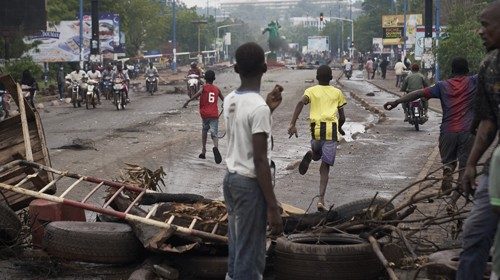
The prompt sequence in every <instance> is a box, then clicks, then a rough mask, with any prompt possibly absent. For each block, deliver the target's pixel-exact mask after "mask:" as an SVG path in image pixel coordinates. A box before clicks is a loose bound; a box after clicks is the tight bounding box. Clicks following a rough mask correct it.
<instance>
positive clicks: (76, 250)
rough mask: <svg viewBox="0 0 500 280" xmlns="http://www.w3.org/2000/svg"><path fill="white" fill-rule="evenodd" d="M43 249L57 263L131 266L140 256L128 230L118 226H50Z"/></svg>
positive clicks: (140, 249) (83, 223) (132, 233)
mask: <svg viewBox="0 0 500 280" xmlns="http://www.w3.org/2000/svg"><path fill="white" fill-rule="evenodd" d="M43 247H44V249H45V250H46V251H47V252H48V253H49V254H50V255H52V256H54V257H58V258H61V259H66V260H72V261H81V262H91V263H106V264H123V263H131V262H134V261H136V260H137V259H138V257H139V256H140V255H141V253H142V245H141V243H140V242H139V240H138V239H137V238H136V237H135V235H134V232H133V231H132V228H131V227H130V226H129V225H127V224H121V223H96V222H92V223H89V222H72V221H71V222H70V221H60V222H52V223H50V224H48V225H47V227H46V228H45V235H44V239H43Z"/></svg>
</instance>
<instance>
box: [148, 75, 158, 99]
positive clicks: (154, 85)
mask: <svg viewBox="0 0 500 280" xmlns="http://www.w3.org/2000/svg"><path fill="white" fill-rule="evenodd" d="M157 90H158V79H157V78H156V75H155V74H148V76H147V77H146V91H147V92H149V93H150V94H151V95H153V92H155V91H157Z"/></svg>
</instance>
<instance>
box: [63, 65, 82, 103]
mask: <svg viewBox="0 0 500 280" xmlns="http://www.w3.org/2000/svg"><path fill="white" fill-rule="evenodd" d="M84 76H86V74H85V71H83V70H81V68H80V65H79V64H77V65H76V66H75V68H74V71H73V72H71V73H69V74H68V75H66V80H67V81H68V82H66V84H67V85H68V86H69V85H71V81H76V82H78V84H79V92H80V98H82V99H83V87H82V86H83V78H84Z"/></svg>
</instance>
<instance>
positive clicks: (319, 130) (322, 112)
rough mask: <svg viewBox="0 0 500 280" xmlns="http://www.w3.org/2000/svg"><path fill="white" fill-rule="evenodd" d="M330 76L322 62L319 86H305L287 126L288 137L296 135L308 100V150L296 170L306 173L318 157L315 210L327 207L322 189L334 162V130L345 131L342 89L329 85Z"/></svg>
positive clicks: (335, 146) (335, 147) (329, 70)
mask: <svg viewBox="0 0 500 280" xmlns="http://www.w3.org/2000/svg"><path fill="white" fill-rule="evenodd" d="M332 78H333V76H332V69H331V68H330V67H329V66H327V65H322V66H320V67H319V68H318V70H317V72H316V79H317V80H318V85H316V86H313V87H310V88H308V89H306V91H305V92H304V96H303V97H302V99H301V100H300V101H299V103H297V106H296V107H295V112H294V113H293V117H292V121H291V122H290V127H289V128H288V134H289V135H290V137H291V136H292V135H294V134H295V136H296V137H298V134H297V128H296V127H295V123H296V122H297V119H298V117H299V115H300V112H302V108H303V107H304V105H307V104H309V103H311V109H310V113H309V119H310V122H311V136H312V140H311V150H309V151H308V152H307V153H306V154H305V155H304V158H303V159H302V162H301V163H300V165H299V173H300V174H302V175H304V174H306V172H307V169H308V168H309V164H310V163H311V160H314V161H317V160H320V159H321V167H320V169H319V174H320V183H319V201H318V204H317V207H318V211H325V210H327V209H326V207H325V192H326V186H327V184H328V173H329V172H330V166H332V165H333V163H334V162H335V154H336V151H337V141H338V135H337V133H338V132H340V134H341V135H344V134H345V133H344V131H343V130H342V125H343V124H344V122H345V115H344V106H345V105H346V104H347V102H346V100H345V97H344V95H343V94H342V91H340V90H339V89H337V88H335V87H333V86H330V81H331V80H332ZM337 114H338V118H337Z"/></svg>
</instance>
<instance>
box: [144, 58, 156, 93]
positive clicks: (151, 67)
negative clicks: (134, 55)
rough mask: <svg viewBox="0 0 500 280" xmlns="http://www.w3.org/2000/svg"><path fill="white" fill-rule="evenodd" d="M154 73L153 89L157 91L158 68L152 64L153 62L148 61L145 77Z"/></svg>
mask: <svg viewBox="0 0 500 280" xmlns="http://www.w3.org/2000/svg"><path fill="white" fill-rule="evenodd" d="M151 74H152V75H154V76H155V88H154V91H157V90H158V77H159V75H158V69H156V67H155V66H154V65H153V62H150V63H149V67H148V68H146V75H145V77H146V78H147V77H148V76H149V75H151ZM147 86H148V85H147V81H146V88H147Z"/></svg>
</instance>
